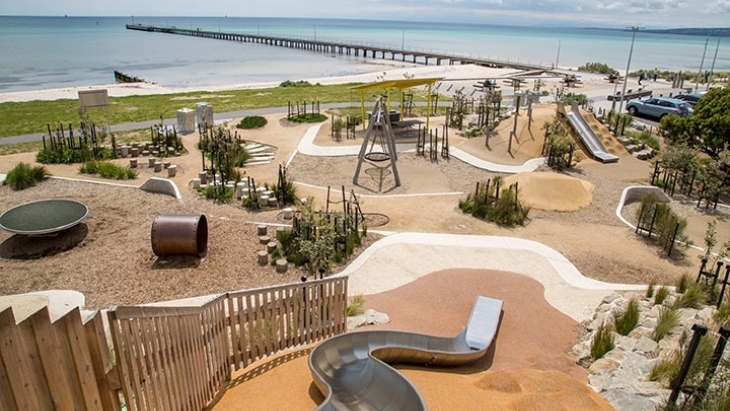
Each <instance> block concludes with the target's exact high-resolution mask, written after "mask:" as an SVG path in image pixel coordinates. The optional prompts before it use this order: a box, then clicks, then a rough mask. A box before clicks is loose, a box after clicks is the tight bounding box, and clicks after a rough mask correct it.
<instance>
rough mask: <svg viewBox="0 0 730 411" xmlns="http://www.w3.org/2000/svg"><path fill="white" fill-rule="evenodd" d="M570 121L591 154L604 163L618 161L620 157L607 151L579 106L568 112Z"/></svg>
mask: <svg viewBox="0 0 730 411" xmlns="http://www.w3.org/2000/svg"><path fill="white" fill-rule="evenodd" d="M566 116H567V117H568V121H570V124H571V125H572V126H573V128H574V129H575V131H577V132H578V135H579V136H580V139H581V141H583V144H585V145H586V147H587V148H588V150H590V152H591V154H592V155H593V156H594V157H595V158H597V159H598V160H600V161H601V162H604V163H613V162H616V161H618V157H616V156H614V155H613V154H611V153H609V152H607V151H606V148H605V147H604V146H603V144H602V143H601V140H599V139H598V137H597V136H596V133H594V132H593V129H591V127H590V126H589V125H588V123H586V120H585V119H584V118H583V116H582V115H581V114H580V110H579V109H578V107H573V108H572V109H571V110H570V111H569V112H568V113H566Z"/></svg>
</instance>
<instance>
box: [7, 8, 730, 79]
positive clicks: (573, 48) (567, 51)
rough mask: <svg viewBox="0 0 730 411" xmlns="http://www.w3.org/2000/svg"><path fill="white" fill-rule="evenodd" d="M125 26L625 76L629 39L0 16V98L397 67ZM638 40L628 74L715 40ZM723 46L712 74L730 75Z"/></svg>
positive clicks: (512, 30)
mask: <svg viewBox="0 0 730 411" xmlns="http://www.w3.org/2000/svg"><path fill="white" fill-rule="evenodd" d="M125 24H148V25H159V26H174V27H178V28H189V29H198V28H199V29H201V30H209V31H223V32H236V33H249V34H261V35H271V36H282V37H299V38H308V39H317V40H330V41H339V42H347V43H353V44H362V43H365V44H370V45H387V46H390V47H395V48H405V49H407V50H419V51H433V52H443V53H449V54H454V53H456V54H460V55H463V56H471V57H486V58H496V59H500V60H506V61H519V62H523V63H524V62H526V63H532V64H535V63H536V64H540V65H545V66H550V65H552V64H555V63H557V65H558V66H559V67H563V68H567V67H578V66H579V65H582V64H585V63H587V62H602V63H606V64H608V65H609V66H611V67H613V68H615V69H618V70H622V71H623V70H625V68H626V61H627V58H628V55H629V48H630V46H631V34H632V33H631V32H630V31H625V30H608V29H596V28H539V27H517V26H499V25H487V24H484V25H479V24H456V23H429V22H400V21H372V20H338V19H291V18H246V17H139V16H134V17H133V16H129V17H16V16H0V54H1V55H2V56H3V63H2V65H0V92H13V91H25V90H39V89H49V88H60V87H74V86H88V85H102V84H109V83H113V82H114V77H113V72H114V71H115V70H117V71H121V72H123V73H125V74H127V75H130V76H136V77H139V78H142V79H145V80H147V81H150V82H153V83H157V84H160V85H163V86H167V87H196V86H221V85H228V84H243V83H259V82H281V81H284V80H299V79H305V78H318V77H329V76H343V75H352V74H359V73H367V72H378V71H381V70H383V69H384V67H389V66H392V65H393V64H395V65H396V66H402V65H403V64H402V63H400V62H391V61H389V60H374V59H363V58H357V57H354V56H341V55H329V54H324V53H315V52H311V51H304V50H294V49H288V48H280V47H272V46H266V45H260V44H249V43H237V42H232V41H224V40H213V39H203V38H196V37H189V36H179V35H171V34H161V33H147V32H139V31H134V30H127V29H126V28H125ZM706 40H707V38H706V37H703V36H692V35H670V34H654V33H643V32H641V31H639V32H638V33H637V35H636V40H635V43H634V50H633V54H632V60H631V70H632V71H633V70H637V69H647V70H653V69H654V68H658V69H659V70H674V71H678V70H693V71H697V70H698V69H699V68H700V64H701V62H702V56H703V53H704V54H705V59H704V64H703V70H706V69H709V68H710V66H711V64H712V60H713V58H714V55H715V51H716V46H717V38H716V37H714V38H712V37H711V38H710V39H709V42H708V45H707V48H706V52H705V42H706ZM728 43H730V40H728V39H726V41H725V42H724V43H722V42H721V43H720V46H719V49H717V51H718V52H717V58H716V61H715V71H730V44H728Z"/></svg>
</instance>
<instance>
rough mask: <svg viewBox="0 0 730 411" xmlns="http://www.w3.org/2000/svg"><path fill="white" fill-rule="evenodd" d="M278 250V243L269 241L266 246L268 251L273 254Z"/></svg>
mask: <svg viewBox="0 0 730 411" xmlns="http://www.w3.org/2000/svg"><path fill="white" fill-rule="evenodd" d="M274 250H276V241H269V243H268V244H266V251H267V252H268V253H269V254H271V253H273V252H274Z"/></svg>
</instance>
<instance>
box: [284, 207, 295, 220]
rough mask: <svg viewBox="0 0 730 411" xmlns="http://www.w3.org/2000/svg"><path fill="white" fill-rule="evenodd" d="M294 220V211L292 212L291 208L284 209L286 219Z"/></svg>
mask: <svg viewBox="0 0 730 411" xmlns="http://www.w3.org/2000/svg"><path fill="white" fill-rule="evenodd" d="M292 218H294V210H292V209H291V208H289V207H287V208H285V209H284V219H285V220H291V219H292Z"/></svg>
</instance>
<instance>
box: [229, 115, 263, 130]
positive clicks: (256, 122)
mask: <svg viewBox="0 0 730 411" xmlns="http://www.w3.org/2000/svg"><path fill="white" fill-rule="evenodd" d="M267 122H268V121H267V120H266V117H262V116H246V117H244V118H242V119H241V121H240V122H239V123H238V124H236V128H241V129H245V130H250V129H254V128H261V127H263V126H265V125H266V123H267Z"/></svg>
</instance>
